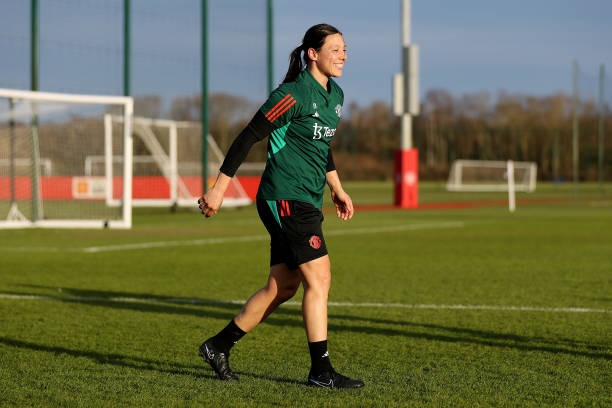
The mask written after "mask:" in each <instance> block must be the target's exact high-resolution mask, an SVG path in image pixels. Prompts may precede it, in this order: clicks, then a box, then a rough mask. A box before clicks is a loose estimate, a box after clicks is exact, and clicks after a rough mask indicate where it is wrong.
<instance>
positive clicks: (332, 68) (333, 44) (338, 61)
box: [308, 34, 346, 78]
mask: <svg viewBox="0 0 612 408" xmlns="http://www.w3.org/2000/svg"><path fill="white" fill-rule="evenodd" d="M308 56H309V57H310V59H311V60H312V61H313V63H314V64H315V66H316V68H317V70H318V71H319V72H320V73H321V74H323V75H325V76H327V77H328V78H329V77H339V76H342V68H343V66H344V62H345V61H346V45H345V44H344V38H342V34H331V35H328V36H327V37H325V41H324V42H323V46H321V48H320V49H319V50H318V51H317V50H315V49H314V48H310V49H309V50H308Z"/></svg>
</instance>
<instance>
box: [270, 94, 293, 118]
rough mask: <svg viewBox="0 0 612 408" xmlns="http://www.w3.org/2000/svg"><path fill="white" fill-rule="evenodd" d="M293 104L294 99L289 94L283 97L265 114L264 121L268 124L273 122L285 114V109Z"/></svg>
mask: <svg viewBox="0 0 612 408" xmlns="http://www.w3.org/2000/svg"><path fill="white" fill-rule="evenodd" d="M293 104H295V99H293V97H292V96H291V94H287V95H285V97H284V98H283V99H281V100H280V101H279V102H278V103H277V104H276V105H274V107H273V108H272V109H270V111H269V112H268V113H266V119H268V120H269V121H270V122H274V121H275V120H276V118H278V117H279V116H280V115H282V114H283V113H285V112H286V111H287V109H289V108H290V107H291V106H293Z"/></svg>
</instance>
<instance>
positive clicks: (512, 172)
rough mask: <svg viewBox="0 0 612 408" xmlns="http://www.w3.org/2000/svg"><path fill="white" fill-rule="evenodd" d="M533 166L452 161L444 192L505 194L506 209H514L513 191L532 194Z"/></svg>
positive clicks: (483, 161)
mask: <svg viewBox="0 0 612 408" xmlns="http://www.w3.org/2000/svg"><path fill="white" fill-rule="evenodd" d="M536 173H537V165H536V164H535V163H533V162H515V161H512V160H508V161H490V160H456V161H455V162H453V165H452V166H451V171H450V174H449V176H448V183H447V184H446V188H447V190H449V191H507V192H508V209H509V210H510V211H511V212H513V211H514V210H515V208H516V198H515V192H516V191H525V192H533V191H535V187H536V176H537V174H536Z"/></svg>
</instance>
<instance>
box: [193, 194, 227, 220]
mask: <svg viewBox="0 0 612 408" xmlns="http://www.w3.org/2000/svg"><path fill="white" fill-rule="evenodd" d="M222 202H223V193H222V192H220V191H219V190H218V189H216V188H215V187H213V188H211V189H210V190H208V191H207V192H206V194H204V195H202V197H200V198H199V199H198V205H199V207H200V210H201V211H202V214H204V215H205V216H206V217H212V216H213V215H215V214H216V213H217V211H219V208H221V203H222Z"/></svg>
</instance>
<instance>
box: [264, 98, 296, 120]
mask: <svg viewBox="0 0 612 408" xmlns="http://www.w3.org/2000/svg"><path fill="white" fill-rule="evenodd" d="M295 102H296V101H295V99H293V98H291V103H290V104H289V105H287V106H286V107H284V108H283V110H281V111H280V112H277V113H276V114H275V115H274V116H273V117H271V118H269V119H268V120H269V121H270V122H274V121H275V120H276V119H278V117H279V116H281V115H282V114H283V113H285V112H287V111H288V110H289V108H291V107H292V106H293V105H295Z"/></svg>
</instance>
